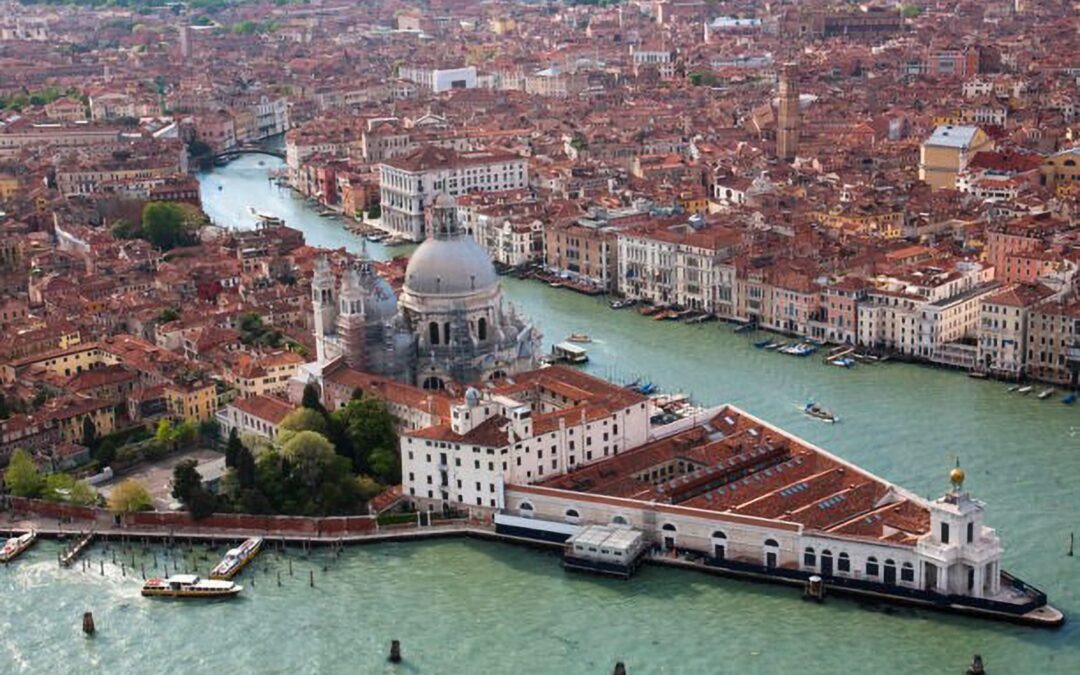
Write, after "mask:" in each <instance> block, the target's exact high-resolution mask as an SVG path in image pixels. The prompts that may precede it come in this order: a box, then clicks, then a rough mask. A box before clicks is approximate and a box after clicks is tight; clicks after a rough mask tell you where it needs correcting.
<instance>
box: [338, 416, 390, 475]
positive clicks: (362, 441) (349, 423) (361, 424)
mask: <svg viewBox="0 0 1080 675" xmlns="http://www.w3.org/2000/svg"><path fill="white" fill-rule="evenodd" d="M334 419H335V420H336V421H337V422H338V423H339V424H340V425H341V427H342V429H343V431H344V436H346V437H347V439H348V445H349V446H350V454H351V456H352V460H353V469H354V470H356V471H357V472H358V473H359V472H364V471H367V470H369V469H370V470H371V471H373V472H374V473H375V475H376V476H377V477H378V478H379V479H380V480H381V481H383V482H384V483H396V482H397V481H398V480H400V477H399V478H398V479H395V478H394V476H395V475H398V474H399V473H400V466H399V464H400V462H399V460H398V458H397V455H398V439H397V432H396V430H395V423H394V417H393V415H391V414H390V411H389V410H388V409H387V407H386V404H385V403H384V402H383V401H381V400H380V399H378V398H375V397H374V396H361V397H360V398H359V399H356V398H354V399H353V400H351V401H349V403H348V405H346V406H345V407H344V408H342V409H341V410H338V411H336V412H335V413H334ZM373 457H374V458H375V460H376V461H377V462H378V463H379V470H376V469H375V468H374V467H373V466H372V458H373ZM395 467H397V468H395Z"/></svg>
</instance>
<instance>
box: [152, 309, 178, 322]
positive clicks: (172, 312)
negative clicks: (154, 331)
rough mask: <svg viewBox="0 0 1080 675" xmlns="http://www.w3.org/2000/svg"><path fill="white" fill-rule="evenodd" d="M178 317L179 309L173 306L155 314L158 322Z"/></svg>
mask: <svg viewBox="0 0 1080 675" xmlns="http://www.w3.org/2000/svg"><path fill="white" fill-rule="evenodd" d="M179 318H180V310H178V309H176V308H175V307H166V308H165V309H163V310H161V313H160V314H158V315H157V320H158V323H169V322H170V321H176V320H177V319H179Z"/></svg>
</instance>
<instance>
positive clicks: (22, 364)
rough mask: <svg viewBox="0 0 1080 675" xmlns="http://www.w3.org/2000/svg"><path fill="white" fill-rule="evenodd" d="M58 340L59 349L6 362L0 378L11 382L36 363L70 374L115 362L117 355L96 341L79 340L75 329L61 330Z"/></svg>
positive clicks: (54, 370)
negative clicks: (70, 330)
mask: <svg viewBox="0 0 1080 675" xmlns="http://www.w3.org/2000/svg"><path fill="white" fill-rule="evenodd" d="M58 340H59V341H60V344H61V345H64V346H62V347H60V348H59V349H54V350H52V351H48V352H44V353H42V354H34V355H32V356H27V357H24V358H21V359H16V360H14V361H10V362H8V363H5V364H4V365H3V366H2V367H0V381H3V383H4V384H11V383H13V382H14V381H15V379H16V378H17V377H18V376H19V375H20V374H22V373H23V372H25V371H26V370H27V369H28V368H30V367H32V366H35V365H40V366H43V367H44V368H45V369H46V370H48V371H49V372H52V373H56V374H57V375H63V376H65V377H70V376H72V375H74V374H76V373H81V372H82V371H84V370H90V369H91V368H96V367H98V366H102V365H112V364H114V363H117V362H118V359H116V358H115V357H114V356H112V355H111V354H109V353H107V352H105V351H103V350H102V349H101V348H100V347H99V346H98V344H97V343H96V342H88V343H86V344H81V342H80V338H79V334H78V332H77V331H75V332H69V333H64V334H63V335H60V336H58Z"/></svg>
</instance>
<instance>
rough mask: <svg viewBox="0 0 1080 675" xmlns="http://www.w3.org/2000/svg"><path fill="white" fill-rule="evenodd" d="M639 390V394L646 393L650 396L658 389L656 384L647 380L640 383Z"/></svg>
mask: <svg viewBox="0 0 1080 675" xmlns="http://www.w3.org/2000/svg"><path fill="white" fill-rule="evenodd" d="M637 391H638V393H639V394H644V395H645V396H648V395H649V394H652V393H654V392H655V391H656V385H655V384H653V383H652V382H646V383H645V384H642V385H638V387H637Z"/></svg>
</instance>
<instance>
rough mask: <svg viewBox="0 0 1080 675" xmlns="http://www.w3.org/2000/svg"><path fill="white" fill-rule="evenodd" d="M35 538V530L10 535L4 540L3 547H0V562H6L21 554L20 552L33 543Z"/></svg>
mask: <svg viewBox="0 0 1080 675" xmlns="http://www.w3.org/2000/svg"><path fill="white" fill-rule="evenodd" d="M36 540H37V532H36V531H35V530H30V531H29V532H24V533H23V534H20V535H19V536H17V537H12V538H10V539H8V540H7V541H6V542H4V548H2V549H0V563H8V562H11V561H12V560H14V559H15V558H18V557H19V556H20V555H22V552H23V551H25V550H26V549H28V548H30V547H31V546H33V545H34V542H35V541H36Z"/></svg>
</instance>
